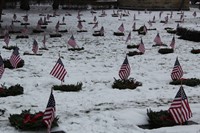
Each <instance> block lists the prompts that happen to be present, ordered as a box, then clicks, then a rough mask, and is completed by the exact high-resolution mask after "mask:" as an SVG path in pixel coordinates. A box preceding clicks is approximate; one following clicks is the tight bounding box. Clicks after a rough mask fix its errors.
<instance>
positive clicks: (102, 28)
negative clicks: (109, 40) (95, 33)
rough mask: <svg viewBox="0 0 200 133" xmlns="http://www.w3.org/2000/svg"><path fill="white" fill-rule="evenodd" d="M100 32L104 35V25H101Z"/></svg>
mask: <svg viewBox="0 0 200 133" xmlns="http://www.w3.org/2000/svg"><path fill="white" fill-rule="evenodd" d="M99 33H100V34H101V35H104V27H103V26H102V27H101V29H100V31H99Z"/></svg>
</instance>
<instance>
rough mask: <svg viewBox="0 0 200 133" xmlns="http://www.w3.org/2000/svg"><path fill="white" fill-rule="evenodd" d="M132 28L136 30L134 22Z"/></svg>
mask: <svg viewBox="0 0 200 133" xmlns="http://www.w3.org/2000/svg"><path fill="white" fill-rule="evenodd" d="M132 28H133V30H136V23H135V22H134V23H133V26H132Z"/></svg>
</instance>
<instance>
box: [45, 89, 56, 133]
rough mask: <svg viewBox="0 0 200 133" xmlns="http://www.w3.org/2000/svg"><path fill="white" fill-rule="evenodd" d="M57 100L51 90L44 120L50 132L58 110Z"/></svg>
mask: <svg viewBox="0 0 200 133" xmlns="http://www.w3.org/2000/svg"><path fill="white" fill-rule="evenodd" d="M55 106H56V102H55V99H54V96H53V91H51V94H50V97H49V101H48V103H47V107H46V109H45V111H44V116H43V122H44V123H45V124H46V125H47V132H48V133H50V129H51V125H52V122H53V121H54V118H55V112H56V107H55Z"/></svg>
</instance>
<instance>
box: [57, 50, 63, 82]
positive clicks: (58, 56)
mask: <svg viewBox="0 0 200 133" xmlns="http://www.w3.org/2000/svg"><path fill="white" fill-rule="evenodd" d="M58 57H59V59H60V51H59V52H58ZM62 82H63V81H62V80H61V85H62V84H63V83H62Z"/></svg>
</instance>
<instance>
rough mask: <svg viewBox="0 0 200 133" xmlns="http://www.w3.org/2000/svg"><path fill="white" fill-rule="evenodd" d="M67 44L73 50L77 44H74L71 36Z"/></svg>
mask: <svg viewBox="0 0 200 133" xmlns="http://www.w3.org/2000/svg"><path fill="white" fill-rule="evenodd" d="M68 44H69V45H70V46H72V47H73V48H75V47H76V45H77V44H76V41H75V39H74V36H73V35H72V36H71V37H70V39H69V40H68Z"/></svg>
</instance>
